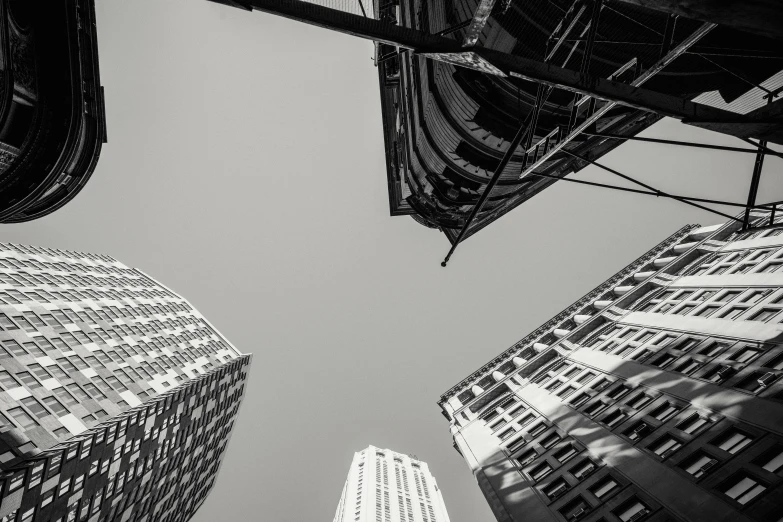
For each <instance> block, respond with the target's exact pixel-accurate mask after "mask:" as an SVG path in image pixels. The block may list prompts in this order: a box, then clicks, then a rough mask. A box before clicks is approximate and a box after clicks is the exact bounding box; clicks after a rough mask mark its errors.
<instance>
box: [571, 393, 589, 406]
mask: <svg viewBox="0 0 783 522" xmlns="http://www.w3.org/2000/svg"><path fill="white" fill-rule="evenodd" d="M588 400H590V396H589V395H587V394H586V393H580V394H579V395H577V396H576V397H574V400H572V401H571V406H572V407H574V408H578V407H579V406H581V405H582V404H584V403H586V402H587V401H588Z"/></svg>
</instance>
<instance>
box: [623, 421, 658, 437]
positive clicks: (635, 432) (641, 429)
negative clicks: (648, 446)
mask: <svg viewBox="0 0 783 522" xmlns="http://www.w3.org/2000/svg"><path fill="white" fill-rule="evenodd" d="M654 429H655V428H653V427H652V426H650V425H649V424H647V423H646V422H637V423H636V424H635V425H633V426H632V427H631V428H630V429H629V430H627V431H626V432H625V436H626V437H628V438H629V439H631V440H633V441H637V440H640V439H643V438H645V437H646V436H647V435H649V434H650V433H652V432H653V430H654Z"/></svg>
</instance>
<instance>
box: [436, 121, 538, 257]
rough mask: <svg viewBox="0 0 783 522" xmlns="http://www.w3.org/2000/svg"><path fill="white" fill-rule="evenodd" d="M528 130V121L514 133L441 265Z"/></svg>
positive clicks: (482, 205)
mask: <svg viewBox="0 0 783 522" xmlns="http://www.w3.org/2000/svg"><path fill="white" fill-rule="evenodd" d="M528 120H530V117H529V116H528ZM528 132H532V126H531V125H530V124H528V123H527V122H526V123H525V124H523V125H522V126H520V127H519V130H518V131H517V133H516V134H515V135H514V138H513V139H512V140H511V143H509V144H508V148H507V149H506V153H505V154H503V158H502V159H501V160H500V163H499V164H498V167H497V169H495V173H494V174H493V175H492V179H490V180H489V183H487V187H486V188H485V189H484V192H482V193H481V196H480V197H479V200H478V201H477V202H476V204H475V205H474V206H473V208H472V209H471V210H470V214H469V215H468V218H467V219H466V220H465V224H464V225H463V226H462V229H461V230H460V231H459V234H458V235H457V238H456V239H455V240H454V242H453V243H452V245H451V248H450V249H449V253H448V254H446V258H445V259H444V260H443V262H442V263H441V264H440V266H443V267H445V266H446V265H447V264H448V262H449V259H451V255H452V254H453V253H454V251H455V250H456V249H457V247H458V246H459V244H460V241H462V239H463V238H464V237H465V234H466V233H467V232H468V228H470V224H471V223H472V222H473V220H474V219H476V216H477V215H478V213H479V212H481V209H482V208H483V207H484V204H485V203H486V202H487V199H489V195H490V193H491V192H492V189H493V188H495V185H497V183H498V181H499V180H500V176H501V175H502V174H503V171H504V170H505V168H506V166H507V165H508V163H509V161H511V158H512V157H513V156H514V153H515V152H516V150H517V147H519V144H520V143H522V140H523V139H524V138H525V135H526V134H527V133H528Z"/></svg>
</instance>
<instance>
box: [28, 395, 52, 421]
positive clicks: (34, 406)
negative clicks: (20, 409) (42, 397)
mask: <svg viewBox="0 0 783 522" xmlns="http://www.w3.org/2000/svg"><path fill="white" fill-rule="evenodd" d="M21 402H22V405H24V407H25V408H27V409H28V410H30V411H31V412H33V415H35V416H36V417H38V418H39V419H42V418H44V417H46V416H47V415H49V412H48V411H46V408H44V407H43V406H41V403H40V402H38V401H37V400H36V399H35V398H34V397H25V398H24V399H22V401H21Z"/></svg>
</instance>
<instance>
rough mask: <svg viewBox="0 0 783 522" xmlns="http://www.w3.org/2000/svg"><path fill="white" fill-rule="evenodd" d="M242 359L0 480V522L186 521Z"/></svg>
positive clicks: (230, 404) (210, 467) (200, 491)
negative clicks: (0, 492)
mask: <svg viewBox="0 0 783 522" xmlns="http://www.w3.org/2000/svg"><path fill="white" fill-rule="evenodd" d="M249 363H250V356H249V355H244V356H242V357H240V358H238V359H236V360H234V361H232V362H230V363H228V364H226V365H223V366H222V367H220V368H218V369H215V370H212V371H210V372H209V373H208V374H205V375H200V376H199V377H197V378H195V379H193V380H191V381H189V382H188V383H187V384H184V385H182V386H179V387H177V388H176V389H174V390H171V391H168V392H165V393H163V394H160V395H158V396H156V397H155V398H153V399H150V400H149V401H147V402H146V403H144V404H143V405H140V406H136V407H133V408H130V409H128V410H126V411H125V412H123V413H122V414H120V415H118V416H116V417H114V418H112V419H111V420H109V421H107V422H105V423H101V424H99V425H96V426H93V427H92V428H90V429H89V430H87V431H86V432H84V433H82V434H81V435H79V436H77V437H74V438H72V439H70V440H68V441H66V442H63V443H61V444H59V445H57V446H56V447H53V448H50V449H48V450H46V451H43V452H41V453H40V454H39V455H37V456H36V457H35V458H34V459H29V460H27V461H25V462H24V463H23V464H22V465H19V466H17V467H15V468H14V469H10V470H7V471H6V472H4V473H3V474H2V475H0V487H1V488H2V499H3V500H2V504H1V505H0V521H2V522H16V521H23V522H28V521H32V520H36V521H47V522H74V521H79V522H81V521H85V520H90V521H95V522H104V521H105V522H109V521H113V520H139V521H142V520H144V521H146V520H149V521H153V520H154V521H161V522H178V521H185V520H188V519H189V518H190V517H191V516H192V514H193V513H195V511H196V510H197V509H198V507H200V505H201V503H202V502H203V501H204V499H205V498H206V495H207V493H208V492H209V490H210V489H211V488H212V486H213V484H214V481H215V478H216V475H217V472H218V468H219V466H220V463H221V459H222V457H223V454H224V452H225V449H226V447H227V444H228V441H229V439H230V434H231V431H232V429H233V425H234V421H235V418H236V415H237V411H238V409H239V404H240V401H241V399H242V395H243V391H244V386H245V381H246V378H247V366H248V365H249Z"/></svg>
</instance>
